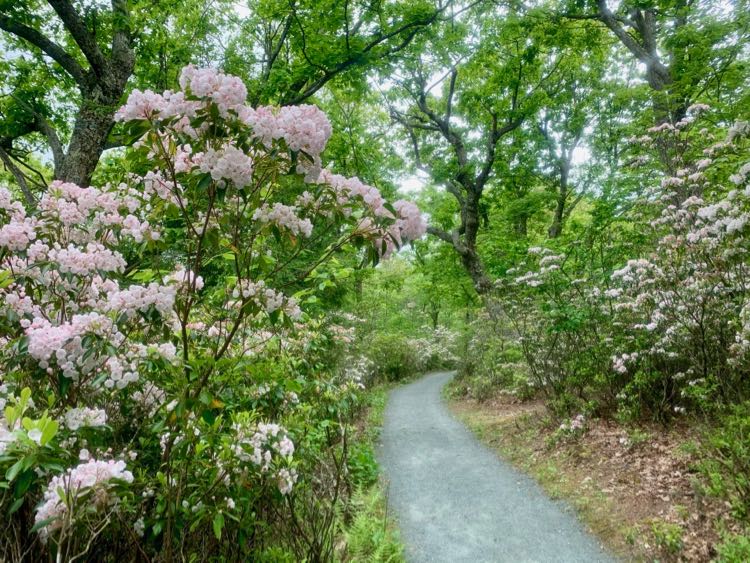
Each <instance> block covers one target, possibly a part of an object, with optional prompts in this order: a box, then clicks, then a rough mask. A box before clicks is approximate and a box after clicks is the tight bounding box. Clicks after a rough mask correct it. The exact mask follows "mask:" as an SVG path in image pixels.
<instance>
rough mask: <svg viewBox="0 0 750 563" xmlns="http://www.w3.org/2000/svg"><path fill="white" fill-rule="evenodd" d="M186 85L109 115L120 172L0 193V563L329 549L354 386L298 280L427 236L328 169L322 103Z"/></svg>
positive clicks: (372, 192)
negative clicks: (36, 194)
mask: <svg viewBox="0 0 750 563" xmlns="http://www.w3.org/2000/svg"><path fill="white" fill-rule="evenodd" d="M179 82H180V90H178V91H176V92H171V91H167V92H164V93H162V94H156V93H154V92H151V91H145V92H141V91H138V90H136V91H134V92H133V93H132V94H131V95H130V97H129V98H128V101H127V103H126V104H125V105H124V106H123V107H122V108H121V109H120V110H119V111H118V112H117V114H116V118H117V120H119V121H120V122H122V124H123V125H122V127H123V135H125V136H127V137H129V138H130V139H131V140H132V141H133V142H134V144H133V147H132V148H131V149H129V150H128V151H127V156H126V168H127V171H126V173H124V174H123V175H122V178H120V180H119V181H116V182H112V183H109V184H107V185H103V186H98V187H93V186H78V185H74V184H71V183H64V182H54V183H53V184H52V185H51V186H50V187H49V189H48V190H47V191H46V193H44V195H43V196H42V197H41V199H40V200H39V201H36V202H34V204H33V205H32V204H29V203H21V201H19V199H18V198H17V197H16V195H15V193H14V191H13V190H11V189H6V188H0V293H1V294H2V305H0V362H1V363H2V365H1V366H0V374H1V375H0V405H1V406H2V410H3V418H2V420H0V511H2V513H3V515H4V524H5V525H4V526H3V530H2V532H0V554H3V555H2V557H7V558H9V559H12V560H20V559H24V558H26V557H31V558H35V559H44V558H47V557H53V558H56V559H57V560H64V561H69V560H75V559H79V560H80V559H87V560H115V559H118V558H125V559H128V560H132V559H146V560H148V559H152V558H156V559H166V560H171V559H173V558H175V557H180V558H186V559H199V560H204V559H206V558H208V557H209V556H211V557H213V556H218V555H220V556H221V557H224V558H228V559H233V560H239V559H246V558H250V559H252V558H253V557H261V556H263V554H264V553H271V552H273V553H277V554H278V553H282V552H285V553H289V554H293V555H294V557H296V558H308V559H309V560H322V559H326V558H327V557H328V556H329V555H330V553H331V552H332V549H333V547H332V538H331V534H332V529H333V512H334V509H333V508H332V506H334V505H335V504H336V502H337V499H339V498H340V497H341V495H342V494H343V493H342V491H343V490H344V488H345V487H344V484H343V480H344V479H345V475H346V473H347V471H346V460H347V438H346V433H347V431H346V422H347V421H348V420H350V419H351V416H352V412H353V411H354V409H355V407H356V400H357V399H356V391H357V390H356V386H353V385H352V384H351V382H349V381H342V380H341V379H339V378H337V377H335V376H334V374H333V373H330V372H329V370H327V369H325V368H324V367H321V366H322V365H323V362H320V361H316V358H320V357H322V356H323V355H324V354H325V353H327V350H328V349H329V348H330V346H331V343H332V342H333V341H334V340H335V336H336V335H335V334H332V333H331V331H325V330H323V329H322V328H320V327H318V329H316V328H315V327H314V326H309V327H308V326H306V323H307V322H308V321H309V319H308V318H306V316H305V314H304V313H303V309H302V304H303V301H304V300H305V299H306V298H307V297H308V296H309V295H311V293H312V288H311V286H310V284H309V283H308V282H307V281H306V279H307V276H308V274H309V273H310V272H312V271H313V270H314V269H315V268H316V267H318V266H320V265H321V264H322V263H324V262H326V261H327V260H329V259H330V258H331V257H332V256H333V255H334V254H336V253H339V252H344V251H349V252H362V253H364V254H366V256H367V257H368V259H369V260H370V261H376V260H377V259H378V258H381V257H387V256H388V255H389V254H390V253H391V252H392V251H393V250H394V249H395V248H398V247H399V246H401V245H402V244H403V243H404V242H406V241H407V240H412V239H414V238H418V237H419V236H421V235H422V233H423V232H424V224H423V221H422V218H421V216H420V213H419V210H418V209H417V208H416V206H414V205H413V204H411V203H408V202H405V201H396V202H394V203H393V204H392V205H391V204H389V203H387V202H386V201H385V200H384V198H383V197H382V196H381V195H380V193H379V192H378V190H377V189H375V188H373V187H371V186H367V185H365V184H364V183H362V182H361V181H359V180H358V179H356V178H346V177H343V176H340V175H337V174H335V173H333V172H331V171H330V170H328V169H324V168H322V166H321V162H322V161H321V152H322V151H323V149H324V147H325V145H326V142H327V140H328V138H329V136H330V134H331V127H330V124H329V122H328V120H327V118H326V116H325V115H324V114H323V113H322V112H321V111H320V110H318V109H317V108H316V107H314V106H290V107H283V108H273V107H257V108H251V107H249V106H248V105H246V102H245V98H246V95H247V92H246V89H245V86H244V85H243V83H242V81H241V80H239V79H238V78H236V77H233V76H228V75H224V74H223V73H221V72H218V71H216V70H213V69H206V68H204V69H200V68H194V67H192V66H188V67H186V68H184V69H183V71H182V74H181V76H180V81H179ZM359 249H361V250H359ZM269 550H270V551H269Z"/></svg>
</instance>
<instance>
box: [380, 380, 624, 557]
mask: <svg viewBox="0 0 750 563" xmlns="http://www.w3.org/2000/svg"><path fill="white" fill-rule="evenodd" d="M451 377H453V373H452V372H441V373H433V374H429V375H427V376H425V377H423V378H422V379H420V380H419V381H416V382H414V383H411V384H409V385H405V386H403V387H399V388H397V389H395V390H394V391H392V392H391V395H390V397H389V399H388V405H387V406H386V411H385V422H384V426H383V433H382V437H381V440H382V446H381V448H380V451H379V452H378V457H379V461H380V463H381V465H382V467H383V470H384V473H385V477H386V479H387V480H388V486H389V492H388V498H389V504H390V506H391V507H393V508H394V510H395V514H396V517H397V519H398V522H399V524H400V528H401V533H402V537H403V540H404V543H405V544H406V555H407V559H408V560H409V561H410V562H413V563H418V562H423V561H445V562H450V563H456V562H464V561H465V562H472V563H474V562H479V561H508V562H513V563H520V562H528V561H536V562H544V563H547V562H554V563H562V562H579V561H580V562H610V561H614V559H613V558H612V557H611V556H610V555H608V554H607V553H606V552H605V551H604V550H603V549H602V548H601V547H600V546H599V545H598V543H597V541H596V539H594V538H593V537H592V536H591V535H589V534H587V533H586V532H585V531H584V529H583V527H582V526H581V524H580V523H579V522H578V521H577V520H576V518H575V515H574V514H573V513H572V511H571V510H572V509H569V508H567V507H566V505H564V504H562V503H560V502H555V501H552V500H550V499H549V498H548V497H547V496H545V494H544V493H543V492H542V490H541V489H540V488H539V487H538V486H537V485H536V484H535V483H534V482H533V481H532V480H531V479H530V478H528V477H526V476H524V475H522V474H520V473H519V472H518V471H516V470H515V469H513V468H512V467H510V466H509V465H508V464H506V463H504V462H503V461H501V460H500V459H498V458H497V456H496V455H495V454H494V453H493V452H491V451H490V450H488V449H487V448H485V447H484V446H482V445H481V444H480V443H479V442H478V441H477V440H476V438H474V436H473V435H472V434H471V432H470V431H469V430H468V429H466V428H465V427H464V426H463V425H462V424H461V423H460V422H458V421H457V420H456V419H454V418H453V417H452V416H451V414H450V413H449V412H448V410H447V408H446V406H445V405H444V404H443V400H442V397H441V393H440V391H441V389H442V388H443V386H444V385H445V384H446V383H447V382H448V381H449V380H450V379H451Z"/></svg>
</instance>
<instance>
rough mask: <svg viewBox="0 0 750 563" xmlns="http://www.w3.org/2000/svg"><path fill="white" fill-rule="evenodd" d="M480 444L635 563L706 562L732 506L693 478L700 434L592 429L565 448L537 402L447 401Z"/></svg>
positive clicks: (501, 398) (596, 425)
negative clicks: (572, 508) (570, 507)
mask: <svg viewBox="0 0 750 563" xmlns="http://www.w3.org/2000/svg"><path fill="white" fill-rule="evenodd" d="M450 404H451V410H452V411H453V412H454V413H455V414H456V415H457V416H458V417H459V418H460V419H461V420H463V421H464V422H465V423H466V424H467V426H468V427H469V428H471V430H472V431H473V432H474V433H475V434H476V435H477V437H478V438H479V439H480V440H481V441H482V442H483V443H485V444H487V445H488V446H490V447H492V448H493V449H494V450H496V451H497V452H498V453H499V454H500V456H501V457H502V458H503V459H505V460H508V461H509V462H511V463H512V464H513V465H514V466H515V467H517V468H519V469H521V470H522V471H524V472H525V473H527V474H529V475H531V476H533V477H534V478H535V479H536V481H537V482H538V483H539V484H540V485H541V486H542V487H543V488H544V489H545V490H546V491H547V493H548V494H549V495H550V496H552V497H553V498H560V499H564V500H567V501H568V502H570V503H571V504H573V505H574V506H575V507H576V509H577V510H578V513H579V515H580V517H581V519H582V520H583V521H584V522H585V523H586V524H587V525H588V526H589V527H590V528H591V529H592V530H593V531H594V533H595V534H596V535H597V536H598V537H599V538H600V539H601V541H603V542H604V543H605V544H606V545H607V546H608V547H609V548H610V550H611V551H613V552H614V553H616V554H617V555H618V556H620V557H622V558H624V559H627V560H634V561H654V560H659V561H709V560H711V559H712V558H713V557H714V555H715V553H714V546H715V545H716V543H717V542H718V541H719V537H720V530H721V529H722V527H725V528H726V529H727V530H730V531H731V524H728V523H727V522H729V519H728V518H727V516H728V508H727V506H725V505H724V504H722V503H720V502H718V501H717V500H715V499H713V498H709V497H706V496H704V495H703V494H702V493H701V492H700V487H698V486H696V483H697V475H696V473H695V470H694V466H695V461H696V459H695V453H694V452H695V450H696V443H697V442H698V440H699V439H700V436H699V432H698V430H696V429H695V427H693V428H692V429H691V428H690V427H688V426H687V425H685V426H682V427H680V426H677V427H675V428H671V429H669V430H665V429H664V428H663V427H656V426H654V427H653V428H649V427H647V426H646V427H643V426H641V427H638V428H628V427H625V426H621V425H618V424H616V423H613V422H607V421H601V420H590V421H587V429H586V432H585V433H584V434H583V435H582V436H580V437H578V438H576V439H574V440H568V441H566V440H559V439H557V437H558V436H559V433H556V430H557V429H558V425H557V424H556V423H554V422H553V420H554V419H553V417H551V416H550V415H549V413H548V412H547V410H546V408H545V406H544V404H543V403H542V402H541V401H532V402H525V403H519V402H518V400H517V399H515V398H513V397H512V396H509V395H503V394H498V395H497V396H495V397H494V398H492V399H490V400H486V401H482V402H478V401H476V400H472V399H451V401H450Z"/></svg>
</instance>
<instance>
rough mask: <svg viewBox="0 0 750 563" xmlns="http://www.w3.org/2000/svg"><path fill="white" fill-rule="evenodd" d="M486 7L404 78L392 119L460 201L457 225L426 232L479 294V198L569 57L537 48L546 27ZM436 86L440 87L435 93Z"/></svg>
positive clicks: (482, 271) (484, 280)
mask: <svg viewBox="0 0 750 563" xmlns="http://www.w3.org/2000/svg"><path fill="white" fill-rule="evenodd" d="M489 15H490V14H489V13H488V12H487V11H486V10H482V11H481V12H479V14H478V17H477V18H476V19H473V20H469V21H467V22H466V23H465V24H463V25H458V24H455V23H454V24H453V25H452V26H450V28H449V29H448V30H446V31H445V33H444V35H443V36H441V37H436V38H435V39H434V40H433V42H432V43H431V44H430V46H429V48H428V49H427V52H428V53H429V54H425V55H423V56H419V57H415V58H414V60H412V61H411V64H410V65H407V66H406V67H405V72H404V75H403V76H400V77H399V84H400V89H399V91H400V92H401V94H402V97H401V99H400V100H398V101H397V102H396V103H394V104H393V107H392V112H391V113H392V116H393V119H394V120H395V121H396V122H398V123H399V124H401V125H402V126H403V128H404V129H405V131H406V133H407V135H408V139H409V142H410V145H411V148H412V152H413V158H414V163H415V166H416V167H417V168H419V169H421V170H423V171H425V172H426V173H428V174H429V175H430V177H431V179H432V181H433V182H435V183H436V184H440V185H443V186H444V187H445V189H446V191H447V192H448V193H450V194H451V195H452V196H453V198H454V199H455V202H456V204H457V207H458V213H457V215H458V217H457V221H455V222H454V224H453V225H432V226H430V228H429V229H428V232H429V233H430V234H432V235H434V236H436V237H437V238H439V239H441V240H443V241H444V242H446V243H448V244H450V245H451V246H452V247H453V249H454V250H455V251H456V252H457V253H458V255H459V256H460V258H461V262H462V264H463V267H464V269H465V270H466V272H467V273H468V274H469V276H470V277H471V279H472V280H473V282H474V287H475V288H476V290H477V292H478V293H480V294H483V293H487V292H488V291H489V290H490V289H491V288H492V287H493V284H492V280H491V279H490V277H489V276H488V275H487V271H486V268H485V266H484V264H483V262H482V259H481V257H480V255H479V252H478V249H477V238H478V235H479V232H480V227H481V221H482V215H483V212H482V204H481V202H482V197H483V195H484V193H485V190H486V189H487V187H488V184H489V183H490V182H491V181H492V179H493V176H494V175H495V172H496V169H497V168H498V166H499V160H501V159H502V158H503V147H502V142H503V141H504V140H505V139H506V138H507V137H509V136H510V135H511V134H512V133H513V132H514V131H516V129H518V127H519V126H520V125H521V124H522V123H523V122H524V120H525V119H526V118H528V117H529V116H530V115H532V114H533V113H535V112H536V111H537V109H538V103H539V101H540V100H541V99H542V98H543V97H544V95H545V94H544V91H543V85H545V84H547V83H549V82H551V81H552V79H553V77H554V76H555V75H556V72H557V69H558V67H559V65H560V63H561V60H562V57H563V56H564V55H563V54H562V53H563V52H562V51H560V50H557V51H555V50H549V51H547V52H545V51H543V50H542V49H541V48H540V44H541V43H540V40H541V39H542V37H543V36H544V34H545V30H544V29H542V28H541V27H538V26H536V24H535V21H534V20H533V19H526V18H523V17H519V16H512V15H507V14H505V15H503V17H500V16H501V14H493V17H489ZM436 91H438V92H437V93H436Z"/></svg>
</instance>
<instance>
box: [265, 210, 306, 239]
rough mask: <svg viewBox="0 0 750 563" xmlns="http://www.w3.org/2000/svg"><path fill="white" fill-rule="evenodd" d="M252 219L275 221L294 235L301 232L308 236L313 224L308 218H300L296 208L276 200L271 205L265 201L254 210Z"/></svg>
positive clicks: (267, 221) (266, 221)
mask: <svg viewBox="0 0 750 563" xmlns="http://www.w3.org/2000/svg"><path fill="white" fill-rule="evenodd" d="M253 220H254V221H260V222H261V223H275V224H276V225H278V226H279V227H283V228H285V229H287V230H289V231H290V232H291V233H292V234H294V235H299V234H302V235H304V236H306V237H309V236H310V235H311V234H312V230H313V224H312V222H311V221H310V219H301V218H300V217H299V216H298V215H297V209H296V208H295V207H290V206H289V205H284V204H283V203H280V202H276V203H274V204H273V206H269V205H268V204H267V203H265V204H263V206H261V207H259V208H258V209H256V210H255V213H254V214H253Z"/></svg>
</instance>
